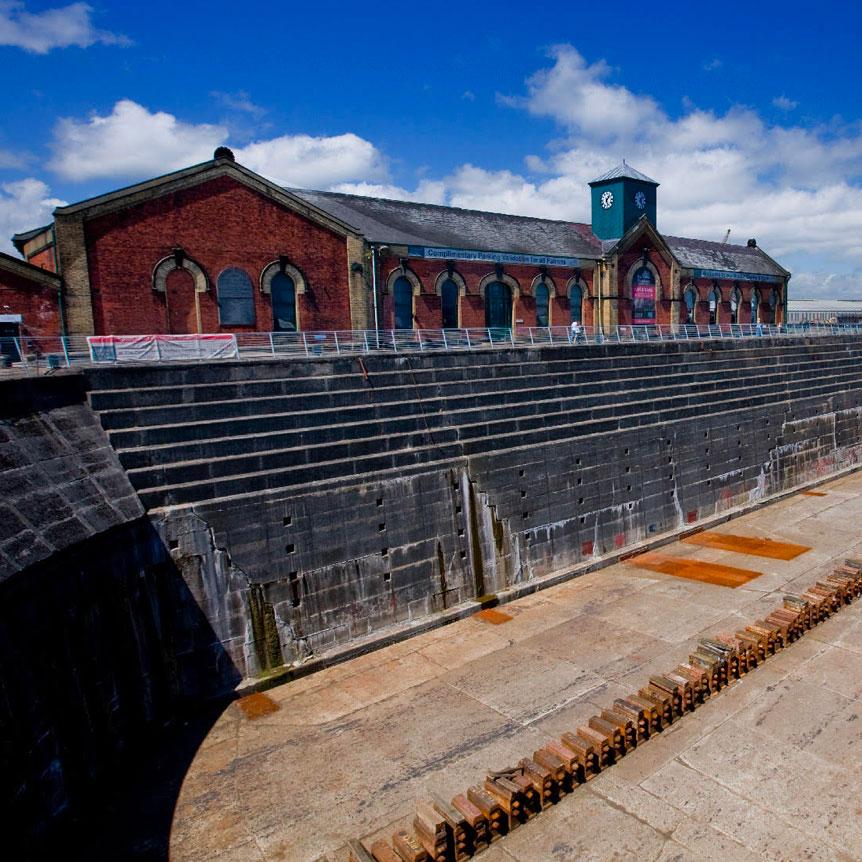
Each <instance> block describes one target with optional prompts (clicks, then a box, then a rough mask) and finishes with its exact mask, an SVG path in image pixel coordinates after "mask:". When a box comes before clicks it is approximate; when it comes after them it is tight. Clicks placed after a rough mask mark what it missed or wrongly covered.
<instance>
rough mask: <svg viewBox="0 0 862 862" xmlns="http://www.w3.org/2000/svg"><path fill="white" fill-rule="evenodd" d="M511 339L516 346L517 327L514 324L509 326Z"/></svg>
mask: <svg viewBox="0 0 862 862" xmlns="http://www.w3.org/2000/svg"><path fill="white" fill-rule="evenodd" d="M509 341H510V342H511V343H512V347H514V346H515V327H514V326H512V327H510V328H509Z"/></svg>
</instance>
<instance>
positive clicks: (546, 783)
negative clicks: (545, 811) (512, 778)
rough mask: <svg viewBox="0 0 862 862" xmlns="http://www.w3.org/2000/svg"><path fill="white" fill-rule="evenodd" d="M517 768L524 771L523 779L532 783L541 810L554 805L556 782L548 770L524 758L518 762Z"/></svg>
mask: <svg viewBox="0 0 862 862" xmlns="http://www.w3.org/2000/svg"><path fill="white" fill-rule="evenodd" d="M518 766H520V767H521V769H522V770H523V771H524V777H525V778H527V779H529V781H530V782H532V784H533V787H534V788H535V790H536V792H537V793H538V794H539V799H540V802H541V805H542V808H550V807H551V806H552V805H553V804H554V798H555V796H556V781H555V780H554V776H553V774H552V773H551V770H550V769H547V768H546V767H544V766H542V765H541V764H540V763H536V761H535V760H530V759H529V758H527V757H525V758H523V759H522V760H520V761H519V762H518Z"/></svg>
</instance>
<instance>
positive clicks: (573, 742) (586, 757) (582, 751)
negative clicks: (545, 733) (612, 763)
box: [554, 730, 603, 781]
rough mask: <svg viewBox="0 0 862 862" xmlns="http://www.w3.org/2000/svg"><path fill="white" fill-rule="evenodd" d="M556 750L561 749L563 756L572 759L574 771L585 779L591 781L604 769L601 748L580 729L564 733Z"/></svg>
mask: <svg viewBox="0 0 862 862" xmlns="http://www.w3.org/2000/svg"><path fill="white" fill-rule="evenodd" d="M554 750H555V751H561V752H562V756H563V757H568V758H569V759H570V762H571V763H572V769H573V771H574V772H576V774H577V775H578V777H579V778H580V779H581V780H583V781H590V780H591V779H593V778H595V777H596V776H597V775H598V774H599V773H600V772H601V771H602V763H603V760H602V754H601V750H600V748H599V747H598V746H597V745H596V743H595V740H593V739H590V738H589V737H586V736H584V735H583V734H582V733H581V732H580V730H579V731H578V732H577V733H569V732H568V731H567V732H566V733H564V734H563V735H562V736H561V737H560V741H559V743H558V744H556V748H555V749H554Z"/></svg>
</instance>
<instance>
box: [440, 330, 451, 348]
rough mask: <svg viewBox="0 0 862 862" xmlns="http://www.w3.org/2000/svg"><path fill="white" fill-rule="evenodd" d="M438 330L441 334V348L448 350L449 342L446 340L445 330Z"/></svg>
mask: <svg viewBox="0 0 862 862" xmlns="http://www.w3.org/2000/svg"><path fill="white" fill-rule="evenodd" d="M440 332H441V334H442V335H443V349H444V350H448V349H449V342H448V341H447V340H446V330H445V329H441V330H440Z"/></svg>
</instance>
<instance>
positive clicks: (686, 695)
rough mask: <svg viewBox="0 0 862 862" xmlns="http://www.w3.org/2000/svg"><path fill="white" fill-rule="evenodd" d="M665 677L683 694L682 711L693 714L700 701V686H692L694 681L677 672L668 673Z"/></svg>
mask: <svg viewBox="0 0 862 862" xmlns="http://www.w3.org/2000/svg"><path fill="white" fill-rule="evenodd" d="M665 677H666V678H667V679H669V680H670V681H671V682H672V683H673V684H674V685H675V686H677V687H678V688H679V690H680V691H681V692H682V711H683V712H693V711H694V708H695V707H696V706H697V704H698V702H699V700H700V698H699V697H698V692H697V689H698V686H696V685H694V684H692V681H691V680H690V679H689V678H688V677H687V676H685V675H684V674H680V673H678V672H677V671H675V670H672V671H669V672H668V673H666V674H665Z"/></svg>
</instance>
